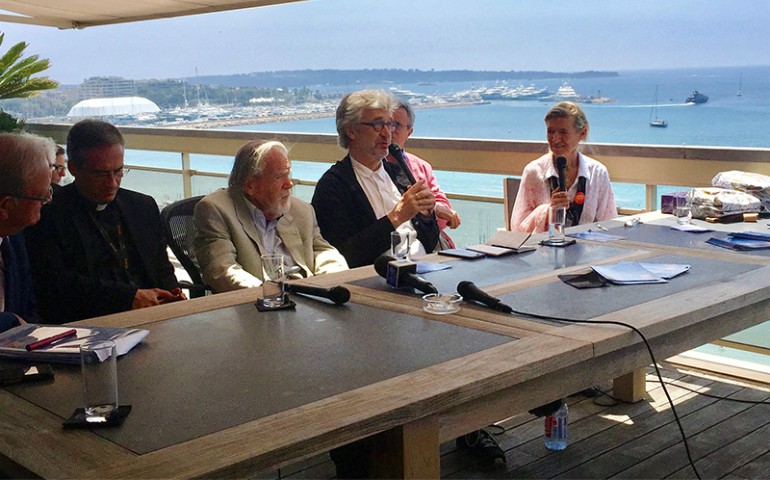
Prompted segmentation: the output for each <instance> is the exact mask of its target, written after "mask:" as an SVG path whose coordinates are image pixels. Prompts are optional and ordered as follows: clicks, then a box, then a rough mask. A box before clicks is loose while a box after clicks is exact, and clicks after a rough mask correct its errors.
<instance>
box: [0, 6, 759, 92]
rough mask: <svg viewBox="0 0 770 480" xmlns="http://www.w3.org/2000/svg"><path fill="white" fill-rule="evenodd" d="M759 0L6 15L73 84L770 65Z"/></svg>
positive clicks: (8, 29)
mask: <svg viewBox="0 0 770 480" xmlns="http://www.w3.org/2000/svg"><path fill="white" fill-rule="evenodd" d="M768 25H770V2H764V1H756V0H699V1H697V0H646V1H638V0H637V1H630V0H572V1H570V0H463V1H459V0H388V1H373V0H311V1H307V2H298V3H293V4H285V5H278V6H274V7H263V8H255V9H248V10H240V11H235V12H225V13H216V14H208V15H199V16H194V17H180V18H176V19H168V20H152V21H146V22H139V23H131V24H125V25H108V26H103V27H92V28H87V29H85V30H57V29H54V28H50V27H34V26H28V25H15V24H10V23H0V31H2V32H5V34H6V37H5V44H4V48H7V47H8V46H9V45H10V44H12V43H15V42H18V41H22V40H23V41H27V42H28V43H29V44H30V47H29V48H28V52H29V53H37V54H40V55H41V56H42V57H45V58H49V59H50V60H51V63H52V65H53V66H52V68H51V69H50V70H49V75H50V76H51V77H52V78H54V79H56V80H58V81H60V82H62V83H65V84H73V83H79V82H81V81H82V80H83V79H85V78H88V77H91V76H97V75H99V76H105V75H118V76H123V77H127V78H134V79H147V78H178V77H193V76H195V74H196V69H197V73H198V74H200V75H216V74H232V73H248V72H255V71H270V70H295V69H305V68H310V69H321V68H338V69H358V68H417V69H422V70H429V69H436V70H446V69H472V70H552V71H556V70H558V71H582V70H635V69H646V68H651V69H652V68H655V69H657V68H680V67H702V66H742V65H770V53H768V50H769V49H768V48H767V45H766V39H767V38H768V34H767V29H768Z"/></svg>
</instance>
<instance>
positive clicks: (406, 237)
mask: <svg viewBox="0 0 770 480" xmlns="http://www.w3.org/2000/svg"><path fill="white" fill-rule="evenodd" d="M413 242H414V232H410V231H406V232H399V231H398V230H396V231H394V232H390V256H391V257H393V258H395V259H396V260H410V261H411V260H412V252H411V250H412V243H413Z"/></svg>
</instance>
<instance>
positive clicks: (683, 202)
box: [674, 197, 692, 225]
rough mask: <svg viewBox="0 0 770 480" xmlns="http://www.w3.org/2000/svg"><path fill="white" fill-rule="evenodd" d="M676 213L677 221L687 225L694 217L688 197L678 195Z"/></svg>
mask: <svg viewBox="0 0 770 480" xmlns="http://www.w3.org/2000/svg"><path fill="white" fill-rule="evenodd" d="M674 214H675V215H676V223H678V224H679V225H687V224H688V223H690V219H692V210H691V209H690V201H689V200H688V199H687V197H676V209H675V210H674Z"/></svg>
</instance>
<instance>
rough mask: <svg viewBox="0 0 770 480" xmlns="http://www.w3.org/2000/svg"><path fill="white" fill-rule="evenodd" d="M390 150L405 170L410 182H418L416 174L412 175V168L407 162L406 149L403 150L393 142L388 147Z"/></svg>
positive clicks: (412, 183)
mask: <svg viewBox="0 0 770 480" xmlns="http://www.w3.org/2000/svg"><path fill="white" fill-rule="evenodd" d="M388 152H390V154H391V155H392V156H393V158H395V159H396V161H397V162H398V164H399V166H400V167H401V170H403V171H404V174H405V175H406V178H408V179H409V184H410V185H414V184H415V183H417V180H415V179H414V175H412V170H410V169H409V165H408V164H407V163H406V159H405V158H404V151H403V150H401V147H399V146H398V145H397V144H395V143H391V144H390V146H389V147H388Z"/></svg>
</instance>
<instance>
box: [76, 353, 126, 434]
mask: <svg viewBox="0 0 770 480" xmlns="http://www.w3.org/2000/svg"><path fill="white" fill-rule="evenodd" d="M117 357H118V355H117V351H116V347H115V342H114V341H112V340H103V341H96V342H87V343H84V344H83V345H81V346H80V366H81V371H82V373H83V406H84V410H85V416H86V421H87V422H105V421H107V417H108V416H109V415H110V414H111V413H112V412H113V411H115V410H116V409H117V408H118V366H117V361H116V360H117Z"/></svg>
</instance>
